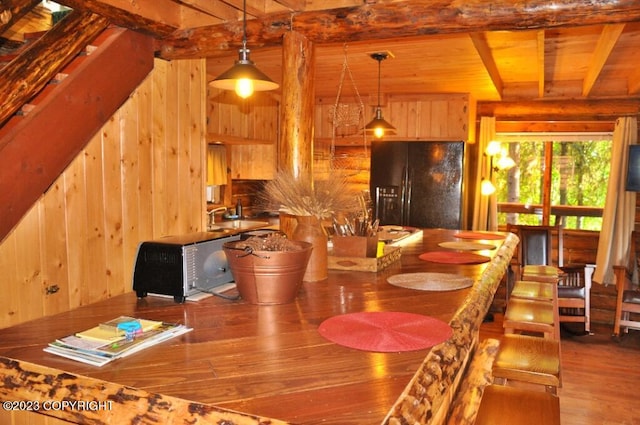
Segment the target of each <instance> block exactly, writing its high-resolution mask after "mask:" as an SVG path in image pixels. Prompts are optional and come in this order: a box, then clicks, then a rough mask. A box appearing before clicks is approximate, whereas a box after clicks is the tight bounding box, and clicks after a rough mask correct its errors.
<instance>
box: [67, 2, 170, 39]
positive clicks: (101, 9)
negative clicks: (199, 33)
mask: <svg viewBox="0 0 640 425" xmlns="http://www.w3.org/2000/svg"><path fill="white" fill-rule="evenodd" d="M109 1H112V2H113V0H109ZM162 1H163V3H162V4H164V1H168V0H162ZM56 3H59V4H62V5H64V6H67V7H70V8H71V9H74V10H79V11H84V12H92V13H95V14H96V15H100V16H103V17H105V18H107V19H108V20H109V21H110V22H111V23H112V24H114V25H118V26H121V27H124V28H129V29H131V30H134V31H137V32H140V33H142V34H146V35H149V36H151V37H154V38H162V37H168V36H170V35H171V34H173V33H174V32H175V31H176V30H177V29H179V28H180V25H179V24H178V23H177V22H179V20H178V21H177V22H176V18H175V17H174V16H173V15H172V16H171V17H170V18H169V17H168V16H167V15H164V14H162V15H156V16H150V17H147V16H143V15H141V14H140V13H139V12H140V11H142V10H145V11H154V13H156V14H158V13H160V12H163V11H162V9H161V3H160V1H159V2H158V3H156V0H141V1H138V2H119V3H118V4H120V3H130V6H129V8H128V9H121V8H120V7H116V6H115V5H114V4H115V2H113V3H114V4H111V3H109V2H108V1H107V0H56ZM136 3H146V5H145V6H141V5H139V4H138V5H137V6H136ZM171 3H173V2H171ZM173 5H174V6H178V4H177V3H173ZM170 9H171V10H172V12H171V13H172V14H173V13H174V12H175V10H174V8H173V7H171V8H170ZM163 13H165V12H163ZM178 16H179V15H178ZM168 22H172V23H168Z"/></svg>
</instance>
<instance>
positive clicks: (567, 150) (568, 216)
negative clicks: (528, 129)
mask: <svg viewBox="0 0 640 425" xmlns="http://www.w3.org/2000/svg"><path fill="white" fill-rule="evenodd" d="M611 145H612V141H611V140H610V139H609V140H586V139H585V140H571V141H539V140H536V141H526V140H522V141H517V142H508V143H503V147H506V151H507V152H508V154H509V156H510V157H511V158H512V159H513V160H514V161H515V163H516V166H515V167H513V168H511V169H509V170H498V171H496V173H495V175H494V179H495V185H496V189H497V191H496V193H497V197H498V198H497V199H498V210H499V215H498V222H499V224H501V225H505V224H507V223H511V224H534V225H536V224H543V223H545V222H546V223H549V224H555V223H556V222H560V223H561V224H562V225H563V226H564V227H565V228H567V229H584V230H594V231H599V230H600V228H601V225H602V208H603V207H604V202H605V198H606V193H607V185H608V179H609V168H610V159H611ZM549 169H550V170H551V172H550V173H545V170H549ZM547 204H548V205H547ZM545 212H546V214H548V217H546V219H545V217H544V214H545Z"/></svg>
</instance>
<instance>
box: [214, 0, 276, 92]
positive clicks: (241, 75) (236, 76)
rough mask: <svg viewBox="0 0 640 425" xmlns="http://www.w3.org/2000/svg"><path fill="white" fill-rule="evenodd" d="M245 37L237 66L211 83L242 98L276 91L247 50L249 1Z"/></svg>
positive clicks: (244, 9)
mask: <svg viewBox="0 0 640 425" xmlns="http://www.w3.org/2000/svg"><path fill="white" fill-rule="evenodd" d="M242 13H243V21H242V22H243V27H242V28H243V36H242V48H240V49H239V50H238V56H239V57H238V60H237V61H236V62H235V64H234V65H233V66H232V67H231V68H229V69H228V70H226V71H225V72H223V73H222V74H220V75H219V76H218V78H216V79H215V80H213V81H212V82H211V86H213V87H215V88H218V89H222V90H235V92H236V94H237V95H238V96H240V97H242V98H247V97H249V96H251V95H252V94H253V92H254V91H266V90H275V89H277V88H278V87H279V85H278V84H277V83H275V82H273V80H271V79H270V78H269V77H267V75H266V74H265V73H263V72H262V71H260V70H259V69H258V68H257V67H256V65H255V64H254V63H253V61H252V60H251V59H249V52H250V51H249V49H247V1H246V0H244V2H243V10H242Z"/></svg>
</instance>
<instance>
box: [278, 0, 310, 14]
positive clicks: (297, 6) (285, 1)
mask: <svg viewBox="0 0 640 425" xmlns="http://www.w3.org/2000/svg"><path fill="white" fill-rule="evenodd" d="M274 1H275V2H276V3H279V4H281V5H283V6H284V7H287V8H289V9H291V10H295V11H297V12H301V11H303V10H305V7H306V6H307V2H306V1H305V0H274Z"/></svg>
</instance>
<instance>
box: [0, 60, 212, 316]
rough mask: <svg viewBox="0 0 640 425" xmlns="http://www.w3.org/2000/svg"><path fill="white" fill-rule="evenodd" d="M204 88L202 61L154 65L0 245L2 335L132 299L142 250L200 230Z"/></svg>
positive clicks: (201, 222) (179, 61)
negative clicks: (124, 296) (121, 297)
mask: <svg viewBox="0 0 640 425" xmlns="http://www.w3.org/2000/svg"><path fill="white" fill-rule="evenodd" d="M205 84H206V78H205V64H204V61H203V60H177V61H172V62H166V61H163V60H155V64H154V70H153V71H152V73H151V74H150V75H149V76H148V77H147V78H146V80H145V81H144V82H143V83H142V84H141V85H140V86H139V87H138V89H137V90H136V91H135V92H134V93H132V94H131V97H130V98H129V100H128V101H127V102H126V103H125V104H124V105H123V106H122V107H121V108H120V109H119V110H118V112H117V113H116V114H115V115H113V116H112V117H111V118H110V119H109V120H108V122H107V123H106V124H105V125H104V127H103V128H102V129H101V130H100V131H99V132H98V133H97V134H96V135H95V136H94V137H93V139H92V140H91V141H90V142H89V144H88V145H87V147H86V148H85V149H84V150H83V151H82V152H81V153H80V154H79V155H78V156H77V157H76V158H75V159H74V161H73V162H72V163H71V165H70V166H69V167H68V168H67V169H66V170H65V171H64V173H63V174H62V175H60V176H59V178H58V179H57V180H56V181H55V183H54V184H52V185H51V187H50V188H49V189H48V190H47V192H46V193H44V195H43V196H42V197H41V198H40V199H39V200H38V201H37V202H36V204H35V205H34V206H33V207H32V208H31V210H30V211H29V212H28V213H27V214H26V215H25V216H24V217H23V219H22V220H21V222H20V223H19V224H18V225H17V226H16V227H15V228H14V229H13V230H12V232H11V233H10V234H9V236H7V238H6V239H5V240H4V241H3V243H2V244H1V245H0V269H1V270H2V271H3V279H2V281H1V283H0V289H1V290H2V293H3V294H4V295H3V296H2V298H1V300H0V306H1V307H0V311H1V312H3V314H2V317H0V327H7V326H11V325H14V324H18V323H21V322H25V321H28V320H31V319H35V318H38V317H42V316H47V315H52V314H55V313H58V312H61V311H66V310H69V309H72V308H75V307H77V306H80V305H86V304H89V303H93V302H96V301H99V300H102V299H105V298H109V297H111V296H113V295H117V294H121V293H124V292H127V291H130V290H131V273H132V270H133V262H134V259H135V253H136V249H137V246H138V244H139V242H140V241H143V240H149V239H154V238H157V237H161V236H164V235H169V234H178V233H187V232H193V231H198V230H201V229H202V226H203V224H204V214H203V212H204V211H205V199H204V196H205V195H204V177H203V167H204V158H205V157H206V155H205V150H204V149H205V122H204V117H205V103H206V88H205ZM45 137H46V135H43V138H45Z"/></svg>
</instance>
